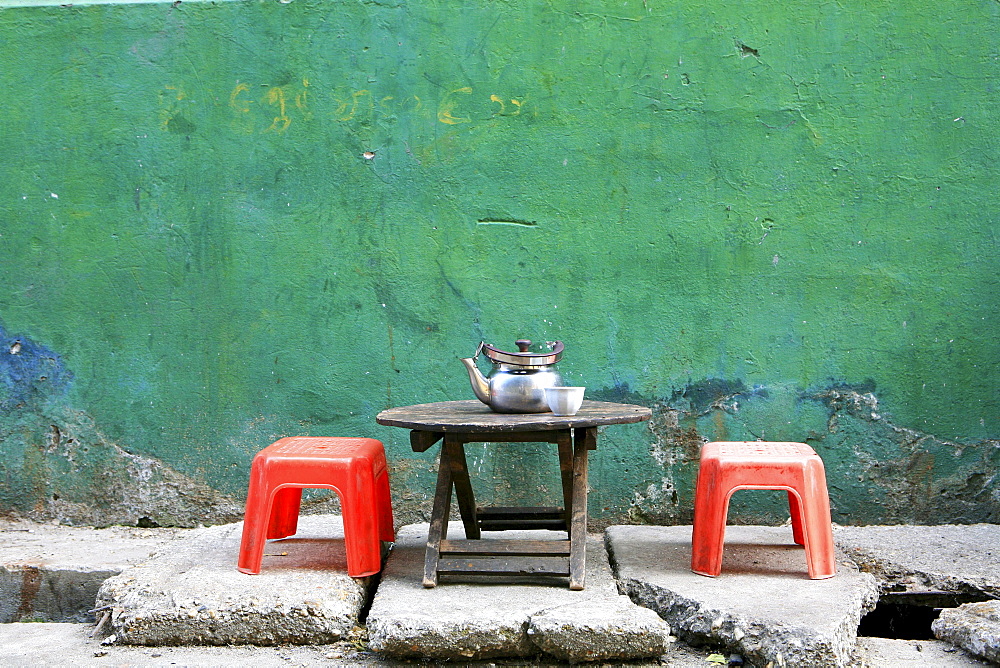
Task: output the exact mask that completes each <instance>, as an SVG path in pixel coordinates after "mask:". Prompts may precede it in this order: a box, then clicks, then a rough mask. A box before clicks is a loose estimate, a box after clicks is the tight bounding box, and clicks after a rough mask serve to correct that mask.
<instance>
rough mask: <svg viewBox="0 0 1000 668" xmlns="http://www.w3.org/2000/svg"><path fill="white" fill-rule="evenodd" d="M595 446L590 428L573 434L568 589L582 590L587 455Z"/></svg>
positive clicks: (585, 530)
mask: <svg viewBox="0 0 1000 668" xmlns="http://www.w3.org/2000/svg"><path fill="white" fill-rule="evenodd" d="M592 443H593V444H595V445H596V443H597V429H596V428H594V427H589V428H577V429H574V430H573V513H572V521H571V523H570V527H569V540H570V548H569V588H570V589H573V590H580V589H583V587H584V584H585V581H586V567H587V451H588V448H589V446H590V445H591V444H592Z"/></svg>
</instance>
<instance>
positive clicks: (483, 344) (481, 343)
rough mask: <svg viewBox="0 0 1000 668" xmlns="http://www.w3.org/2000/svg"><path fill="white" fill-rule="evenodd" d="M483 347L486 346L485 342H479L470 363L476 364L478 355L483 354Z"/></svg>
mask: <svg viewBox="0 0 1000 668" xmlns="http://www.w3.org/2000/svg"><path fill="white" fill-rule="evenodd" d="M485 345H486V342H485V341H480V342H479V347H478V348H476V354H475V355H473V356H472V362H473V363H476V362H478V361H479V353H481V352H483V346H485Z"/></svg>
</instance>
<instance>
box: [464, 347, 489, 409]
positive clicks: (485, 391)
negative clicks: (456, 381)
mask: <svg viewBox="0 0 1000 668" xmlns="http://www.w3.org/2000/svg"><path fill="white" fill-rule="evenodd" d="M460 361H461V362H462V364H464V365H465V368H466V370H467V371H468V372H469V382H470V383H472V391H473V392H475V393H476V398H477V399H479V400H480V401H481V402H483V403H484V404H486V405H487V406H489V405H490V383H489V381H488V380H486V376H484V375H483V373H482V371H480V370H479V367H477V366H476V360H475V359H474V358H472V357H464V358H462V359H461V360H460Z"/></svg>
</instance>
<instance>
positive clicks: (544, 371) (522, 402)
mask: <svg viewBox="0 0 1000 668" xmlns="http://www.w3.org/2000/svg"><path fill="white" fill-rule="evenodd" d="M515 343H516V344H517V348H518V350H519V351H520V352H516V353H508V352H504V351H502V350H498V349H497V348H494V347H493V346H491V345H489V344H488V343H486V342H485V341H484V342H482V343H480V344H479V348H477V349H476V354H475V355H473V356H472V357H466V358H464V359H462V364H464V365H465V368H466V369H467V370H468V371H469V381H470V382H471V383H472V391H473V392H475V393H476V398H478V399H479V400H480V401H481V402H483V403H484V404H486V405H487V406H489V407H490V409H491V410H492V411H494V412H496V413H545V412H546V411H548V410H549V407H548V404H546V403H545V388H547V387H559V386H560V385H562V377H561V376H560V375H559V372H558V371H556V370H555V363H556V362H558V361H559V359H560V358H561V357H562V352H563V344H562V341H553V342H551V343H548V344H547V346H549V347H551V349H552V350H551V352H545V353H531V352H528V348H530V347H531V341H529V340H527V339H519V340H518V341H516V342H515ZM479 353H484V354H485V355H486V357H488V358H489V360H490V362H492V364H493V369H492V370H491V371H490V373H489V375H488V376H483V374H482V372H480V371H479V367H477V366H476V360H478V359H479Z"/></svg>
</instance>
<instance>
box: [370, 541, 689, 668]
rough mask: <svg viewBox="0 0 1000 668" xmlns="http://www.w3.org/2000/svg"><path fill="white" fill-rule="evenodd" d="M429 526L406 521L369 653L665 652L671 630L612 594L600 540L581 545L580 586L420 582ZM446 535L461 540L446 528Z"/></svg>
mask: <svg viewBox="0 0 1000 668" xmlns="http://www.w3.org/2000/svg"><path fill="white" fill-rule="evenodd" d="M427 531H428V525H426V524H418V525H411V526H408V527H403V528H402V529H400V530H399V532H398V533H397V536H396V544H395V546H394V548H393V552H392V554H391V555H390V558H389V561H388V563H387V564H386V567H385V570H384V572H383V576H382V582H381V584H380V585H379V588H378V592H377V593H376V594H375V598H374V601H373V602H372V606H371V610H370V612H369V613H368V633H369V640H370V643H371V647H372V649H374V650H375V651H378V652H381V653H384V654H386V655H388V656H391V657H395V658H414V659H417V658H426V659H437V660H453V661H463V660H469V659H487V658H493V657H512V656H514V657H516V656H522V657H523V656H532V655H535V654H538V653H539V652H540V651H544V652H546V653H547V654H549V655H552V656H555V657H557V658H560V659H564V660H571V661H583V660H587V661H593V660H629V659H639V658H647V657H658V656H661V655H663V654H664V653H665V652H666V651H667V648H668V646H669V637H670V629H669V627H668V626H667V624H666V623H665V622H663V620H661V619H660V618H659V617H658V616H657V615H656V614H655V613H654V612H652V611H651V610H646V609H644V608H641V607H639V606H636V605H635V604H633V603H632V602H631V601H629V600H628V598H627V597H624V596H621V595H619V593H618V587H617V584H616V582H615V579H614V576H613V575H612V573H611V568H610V565H609V564H608V558H607V552H606V551H605V550H604V547H603V544H602V540H601V537H600V536H599V535H591V536H589V537H588V541H587V573H586V588H585V589H584V590H583V591H570V589H569V587H568V581H567V580H566V578H526V577H509V576H508V577H499V578H498V577H482V576H481V577H467V578H464V579H462V580H458V581H448V580H447V579H446V578H442V579H441V582H440V583H439V584H438V586H437V587H434V588H432V589H426V588H424V587H423V585H422V575H423V563H424V550H425V547H426V542H427ZM449 535H450V536H452V537H456V538H457V537H460V536H464V532H463V531H462V525H461V524H460V523H457V522H452V523H451V524H449ZM562 536H564V534H561V533H558V532H551V531H499V532H490V533H488V534H484V536H483V540H490V539H491V538H498V539H500V538H506V539H521V540H551V539H554V538H561V537H562Z"/></svg>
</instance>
